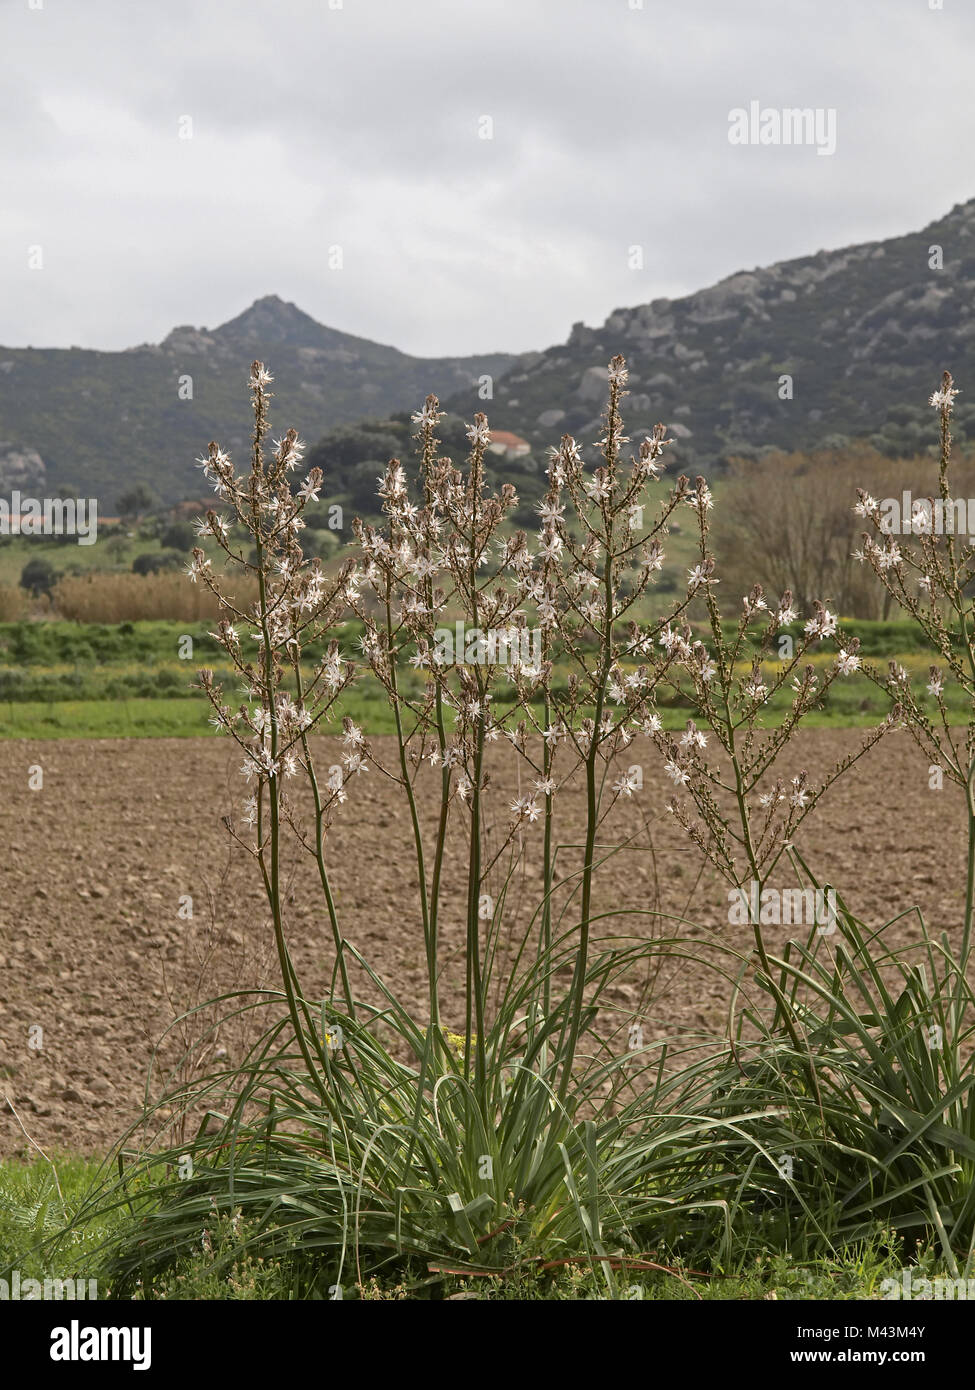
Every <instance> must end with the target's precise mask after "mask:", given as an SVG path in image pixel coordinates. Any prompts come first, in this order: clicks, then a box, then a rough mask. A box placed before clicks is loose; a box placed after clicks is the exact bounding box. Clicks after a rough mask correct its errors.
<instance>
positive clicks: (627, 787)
mask: <svg viewBox="0 0 975 1390" xmlns="http://www.w3.org/2000/svg"><path fill="white" fill-rule="evenodd" d="M638 788H639V781H638V779H637V774H636V773H635V772H634V773H629V772H624V773H623V774H622V776H620V777H618V778H617V779H616V781H615V782H614V783H613V791H614V792H615V793H616V795H617V796H632V795H633V793H634V792H635V791H637V790H638Z"/></svg>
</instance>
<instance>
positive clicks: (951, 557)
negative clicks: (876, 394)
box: [854, 371, 975, 1035]
mask: <svg viewBox="0 0 975 1390" xmlns="http://www.w3.org/2000/svg"><path fill="white" fill-rule="evenodd" d="M958 394H959V393H958V390H957V388H956V387H955V384H954V381H953V380H952V376H951V373H950V372H947V371H946V372H945V373H944V375H943V377H942V380H941V385H940V387H939V388H938V390H936V391H935V392H934V393H933V394H932V396H931V398H930V404H931V405H932V406H933V407H934V408H935V410H937V412H938V418H939V426H940V429H939V434H940V440H939V457H938V474H937V490H936V493H932V495H930V496H928V497H925V498H917V499H915V500H914V501H913V503H912V511H911V515H910V516H909V517H905V518H900V520H901V525H900V527H899V528H898V529H897V530H895V529H894V528H893V526H892V524H891V519H892V510H891V511H890V512H889V511H888V509H887V508H886V507H885V506H884V505H883V503H882V501H878V499H877V498H875V497H871V496H870V495H869V494H868V493H867V492H865V491H864V490H863V489H862V488H860V489H858V490H857V498H858V500H857V502H856V504H855V506H854V511H855V512H856V514H857V515H858V516H861V517H864V518H865V519H867V520H868V521H870V522H871V524H872V528H873V529H872V531H871V532H864V533H863V545H862V547H861V548H860V549H859V550H857V551H855V552H854V554H855V558H856V559H857V560H859V561H860V562H861V563H862V564H868V565H869V566H870V568H871V569H872V570H873V572H874V574H875V575H876V577H877V579H878V580H879V581H880V583H881V584H882V585H883V587H884V588H885V589H886V591H887V593H888V594H889V595H890V596H891V598H892V599H893V600H894V601H895V603H896V604H897V605H898V607H899V608H900V609H901V611H902V612H904V613H906V614H908V615H909V617H911V618H912V619H913V621H914V622H915V623H916V624H917V626H918V628H919V629H920V630H921V632H922V633H923V635H924V637H925V639H926V642H927V644H928V646H929V647H930V649H931V651H932V653H936V654H937V660H936V661H935V662H934V663H933V664H932V665H931V666H930V668H929V672H928V681H927V686H926V695H927V697H928V698H927V699H925V698H924V696H923V695H921V693H920V692H919V691H918V690H917V689H916V688H915V686H914V685H912V682H911V677H910V675H909V673H908V672H907V670H906V669H905V668H904V667H903V666H902V665H900V664H899V663H897V662H894V661H891V662H890V663H889V665H888V667H887V670H886V671H883V670H881V669H880V668H879V667H877V666H875V665H873V664H872V663H870V662H865V663H864V664H863V671H864V674H865V675H866V676H868V677H869V678H870V680H872V681H873V682H874V684H875V685H877V686H879V687H880V689H882V690H884V691H885V692H886V693H887V694H888V695H889V696H890V698H891V701H892V703H893V706H894V714H895V717H896V720H897V722H898V724H899V725H900V726H901V727H903V728H905V729H907V730H908V732H909V733H910V735H911V737H912V738H913V739H914V741H915V743H916V744H917V745H918V747H919V748H920V749H921V750H922V752H923V753H924V754H925V755H926V756H927V757H928V758H931V759H933V761H934V765H935V766H936V767H937V768H938V769H939V770H940V772H941V773H942V774H943V776H944V777H946V778H947V779H948V781H949V782H952V783H954V784H955V785H956V786H958V787H960V788H961V789H962V791H963V793H964V796H965V807H966V814H967V825H968V852H967V863H966V873H965V903H964V916H963V918H962V923H961V932H960V941H959V947H958V953H957V956H956V958H955V971H956V975H957V980H956V983H955V986H954V990H953V993H954V1007H953V1010H952V1016H953V1025H954V1032H955V1034H956V1035H957V1034H958V1033H959V1032H960V1031H961V1028H962V1023H963V1017H964V1013H965V1011H966V1001H967V999H968V993H969V992H968V991H967V990H966V988H965V984H964V981H965V977H966V974H967V970H968V964H969V961H970V959H971V952H972V922H973V915H975V595H973V593H972V581H973V579H975V544H973V541H972V537H971V536H970V535H967V534H963V533H962V531H961V529H960V525H959V512H958V506H957V499H955V498H954V497H953V496H952V486H951V445H952V439H951V414H952V409H953V404H954V399H955V397H956V396H957V395H958ZM899 500H900V499H898V502H899ZM968 505H969V506H970V504H968ZM964 514H965V508H964V507H963V508H962V510H961V516H964ZM905 536H906V537H908V539H905ZM939 661H940V663H941V664H940V665H939V664H938V662H939ZM951 685H955V686H956V688H957V689H958V690H959V691H960V692H961V694H962V696H963V697H964V699H963V707H964V708H966V709H967V710H968V717H967V721H966V722H965V723H964V724H961V725H959V724H953V723H952V719H951V714H950V712H949V709H948V705H947V702H946V699H945V692H946V688H947V687H948V686H951Z"/></svg>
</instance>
